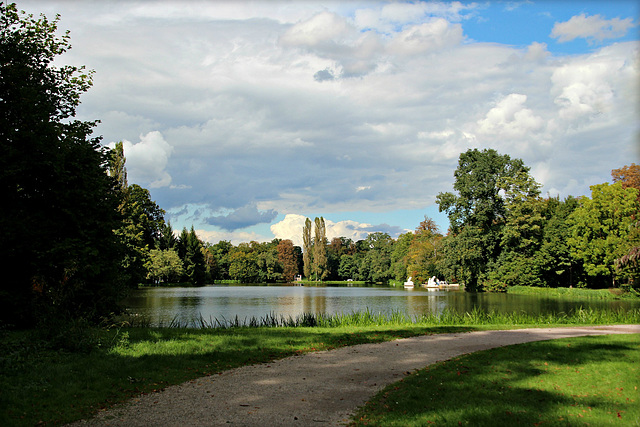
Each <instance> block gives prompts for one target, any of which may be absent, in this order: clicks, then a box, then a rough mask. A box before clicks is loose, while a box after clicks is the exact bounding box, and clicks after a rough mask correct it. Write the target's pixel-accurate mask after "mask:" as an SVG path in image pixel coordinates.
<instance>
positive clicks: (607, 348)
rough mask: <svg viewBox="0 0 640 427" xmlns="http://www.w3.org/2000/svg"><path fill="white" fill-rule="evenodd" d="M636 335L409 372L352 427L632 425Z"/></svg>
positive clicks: (555, 343)
mask: <svg viewBox="0 0 640 427" xmlns="http://www.w3.org/2000/svg"><path fill="white" fill-rule="evenodd" d="M639 377H640V335H611V336H596V337H581V338H570V339H562V340H552V341H543V342H536V343H528V344H520V345H514V346H509V347H504V348H496V349H492V350H487V351H483V352H478V353H473V354H469V355H465V356H462V357H458V358H455V359H452V360H449V361H446V362H441V363H438V364H436V365H432V366H429V367H427V368H425V369H421V370H418V371H416V372H413V373H412V374H411V375H409V376H408V377H405V378H404V379H403V380H402V381H401V382H399V383H396V384H393V385H392V386H389V387H387V388H386V389H385V390H383V391H382V392H380V393H379V394H378V395H376V397H375V398H373V399H372V400H371V401H370V402H369V403H368V404H367V405H365V406H364V407H363V408H361V409H360V411H359V413H358V414H357V416H356V418H355V419H356V420H357V421H356V422H354V423H352V424H351V425H352V426H365V425H375V426H426V425H430V424H434V425H439V426H453V425H456V426H457V425H472V426H490V427H494V426H513V425H563V426H564V425H638V423H639V422H640V404H639V403H640V402H639V400H640V399H639V394H638V378H639Z"/></svg>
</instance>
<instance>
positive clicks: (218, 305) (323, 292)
mask: <svg viewBox="0 0 640 427" xmlns="http://www.w3.org/2000/svg"><path fill="white" fill-rule="evenodd" d="M124 304H125V306H127V307H128V308H129V310H130V311H131V312H132V313H137V314H140V315H143V316H145V317H147V318H149V319H150V320H151V323H152V325H159V324H164V325H168V324H169V323H170V322H171V321H173V320H175V321H179V322H180V323H183V324H184V323H188V322H192V321H193V320H194V319H200V318H201V317H202V318H203V319H205V320H206V321H207V322H212V321H215V320H216V319H217V320H218V321H231V320H234V319H236V318H237V319H238V320H240V321H241V322H244V321H245V320H249V319H251V318H253V317H255V318H258V319H259V318H264V317H267V316H269V315H272V314H273V315H276V316H284V317H293V318H295V317H297V316H299V315H301V314H303V313H327V314H339V313H351V312H354V311H364V310H369V311H371V312H374V313H378V312H383V313H390V312H392V311H400V312H403V313H407V314H409V315H411V316H418V315H421V314H440V313H442V312H443V311H444V310H445V309H449V310H452V311H455V312H458V313H465V312H469V311H472V310H474V309H479V310H483V311H496V312H502V313H504V312H524V313H530V314H543V313H550V312H553V313H559V312H569V311H571V310H574V309H577V308H580V307H584V308H588V307H592V308H600V309H605V308H610V309H617V308H622V309H629V308H632V307H635V308H637V307H640V302H637V301H591V300H589V301H570V300H557V299H550V298H541V297H536V296H522V295H509V294H476V293H469V292H464V291H427V290H424V289H421V288H416V289H411V290H405V289H398V288H389V287H359V286H349V287H330V286H327V287H322V286H317V287H316V286H227V285H212V286H205V287H199V288H151V289H141V290H138V291H135V292H134V293H133V294H132V295H131V296H130V297H129V298H128V299H127V300H125V301H124Z"/></svg>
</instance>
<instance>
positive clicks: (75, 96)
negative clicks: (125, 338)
mask: <svg viewBox="0 0 640 427" xmlns="http://www.w3.org/2000/svg"><path fill="white" fill-rule="evenodd" d="M58 20H59V17H56V18H55V19H54V20H49V19H48V18H47V17H46V16H44V15H40V16H39V17H34V16H33V15H28V14H26V13H24V12H20V11H18V9H17V6H16V5H15V4H5V3H0V23H1V25H2V28H3V31H2V32H0V144H1V148H2V156H0V198H1V199H2V200H3V203H4V206H5V207H4V208H3V212H2V215H1V216H0V239H1V240H0V261H1V262H2V267H3V269H2V271H3V280H2V285H1V288H0V327H1V326H3V325H14V326H34V325H38V324H43V322H44V323H46V322H47V321H49V320H51V319H53V318H77V317H82V318H86V319H90V320H91V321H99V320H100V319H101V318H103V317H105V316H109V315H110V314H111V313H113V312H116V311H117V310H118V309H119V307H118V301H120V300H121V299H122V297H123V296H125V295H126V293H127V291H128V290H129V289H131V288H134V287H136V286H138V285H139V284H140V283H150V284H161V283H171V282H181V283H184V282H188V283H192V284H195V285H201V284H205V283H211V282H213V281H218V280H237V281H241V282H279V281H291V280H293V278H294V277H295V276H296V275H299V274H304V275H305V276H306V277H307V278H310V279H312V280H318V281H322V280H347V279H352V280H362V281H367V282H385V281H388V280H404V279H406V277H408V276H412V277H414V279H415V280H416V281H418V282H421V281H424V280H426V279H427V278H428V277H430V276H433V275H436V276H438V277H441V278H444V279H447V280H449V281H460V282H463V283H465V284H466V285H467V289H470V290H502V289H504V288H505V287H507V286H511V285H515V284H529V285H544V286H589V287H602V286H612V285H613V286H618V285H626V286H636V285H637V283H638V274H639V273H638V253H639V250H638V247H639V246H640V245H639V241H640V234H639V232H638V229H639V227H638V211H639V208H638V189H639V188H640V183H639V181H640V179H639V176H640V172H639V171H638V169H639V167H638V166H636V165H635V164H632V165H631V166H625V167H623V168H621V169H617V170H614V171H613V181H614V183H613V184H607V183H604V184H599V185H595V186H593V187H592V194H591V198H589V197H583V198H580V199H576V198H574V197H568V198H566V199H564V200H560V199H559V198H550V197H547V198H542V197H541V196H540V190H539V189H540V185H539V184H538V183H536V182H535V180H534V179H533V178H532V177H531V176H530V174H529V168H528V167H526V166H525V165H524V164H523V162H522V161H521V160H519V159H511V158H510V157H509V156H508V155H501V154H499V153H497V152H496V151H494V150H482V151H479V150H469V151H467V152H466V153H463V154H461V155H460V159H459V163H458V168H457V169H456V171H455V172H454V177H455V183H454V191H455V192H445V193H441V194H439V195H438V198H437V203H438V205H439V208H440V211H442V212H446V213H447V215H448V217H449V221H450V226H449V230H448V231H447V233H446V235H445V234H442V233H441V232H440V231H439V230H438V229H437V227H436V226H435V224H434V222H433V221H432V220H430V219H429V218H426V217H425V219H424V221H422V222H421V223H420V224H419V225H418V226H417V227H416V230H415V231H412V232H407V233H405V234H402V235H400V236H399V237H398V238H397V239H393V238H391V237H390V236H389V235H388V234H385V233H371V234H369V235H368V236H367V238H365V239H363V240H359V241H356V242H354V241H352V240H351V239H348V238H345V237H335V238H333V239H331V241H328V239H327V237H326V227H325V224H324V219H323V218H322V217H320V218H315V220H314V221H313V223H312V221H311V220H310V219H308V220H307V222H306V223H305V226H304V229H303V236H302V237H303V242H304V243H303V248H300V247H297V246H295V245H294V244H293V243H292V242H291V241H290V240H279V239H274V240H273V241H271V242H265V243H257V242H250V243H241V244H239V245H237V246H234V245H232V244H231V243H230V242H227V241H221V242H218V243H216V244H213V245H212V244H208V243H205V242H203V241H201V240H200V239H199V238H198V236H197V235H196V233H195V231H194V229H193V227H191V229H190V230H187V229H186V228H184V229H183V230H182V231H181V232H180V233H177V234H176V233H175V232H174V230H173V229H172V227H171V224H169V223H166V222H165V220H164V213H165V212H164V211H163V210H162V209H161V208H160V207H159V206H158V205H157V204H156V203H155V202H154V201H153V200H151V198H150V193H149V191H148V190H147V189H145V188H143V187H141V186H139V185H137V184H129V183H128V182H127V174H126V159H125V157H124V152H123V148H122V144H121V143H119V144H116V147H115V148H114V149H112V150H109V149H108V148H106V147H104V146H103V145H102V144H101V137H97V136H94V135H93V132H94V128H95V127H96V125H97V123H98V121H80V120H77V119H76V118H75V116H76V109H77V107H78V106H79V105H80V96H81V95H82V93H84V92H86V91H87V90H88V89H89V88H90V87H91V85H92V75H93V72H92V71H89V70H86V69H85V68H84V67H75V66H70V65H66V66H61V67H58V66H55V65H54V61H55V59H56V57H58V56H59V55H61V54H63V53H64V52H66V51H67V50H68V49H70V48H71V45H70V38H69V32H66V33H64V35H62V36H58V35H56V33H57V24H58Z"/></svg>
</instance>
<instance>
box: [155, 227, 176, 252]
mask: <svg viewBox="0 0 640 427" xmlns="http://www.w3.org/2000/svg"><path fill="white" fill-rule="evenodd" d="M177 244H178V239H177V237H176V235H175V234H174V232H173V227H172V226H171V222H166V223H165V224H164V226H162V227H160V230H159V236H158V237H157V239H156V242H155V247H156V248H158V249H162V250H166V249H174V248H175V247H176V245H177Z"/></svg>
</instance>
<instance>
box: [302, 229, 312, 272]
mask: <svg viewBox="0 0 640 427" xmlns="http://www.w3.org/2000/svg"><path fill="white" fill-rule="evenodd" d="M312 248H313V240H311V220H310V219H309V218H307V219H306V220H305V221H304V228H303V229H302V256H303V261H304V276H305V277H307V278H309V277H311V273H312V272H313V266H312V264H311V263H312V260H313V254H312Z"/></svg>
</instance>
